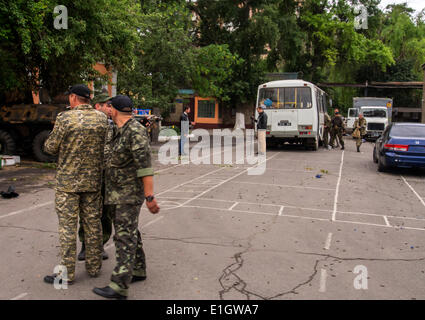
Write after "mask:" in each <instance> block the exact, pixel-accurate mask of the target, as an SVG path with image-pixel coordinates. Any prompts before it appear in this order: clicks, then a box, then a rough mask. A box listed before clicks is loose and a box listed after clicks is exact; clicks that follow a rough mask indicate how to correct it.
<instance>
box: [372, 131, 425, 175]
mask: <svg viewBox="0 0 425 320" xmlns="http://www.w3.org/2000/svg"><path fill="white" fill-rule="evenodd" d="M373 161H374V162H375V163H377V164H378V171H381V172H382V171H386V170H388V169H390V168H395V167H400V168H414V167H422V168H425V124H422V123H392V124H390V125H388V127H387V128H386V129H385V131H384V133H383V134H382V136H380V137H379V138H378V140H376V143H375V148H374V149H373Z"/></svg>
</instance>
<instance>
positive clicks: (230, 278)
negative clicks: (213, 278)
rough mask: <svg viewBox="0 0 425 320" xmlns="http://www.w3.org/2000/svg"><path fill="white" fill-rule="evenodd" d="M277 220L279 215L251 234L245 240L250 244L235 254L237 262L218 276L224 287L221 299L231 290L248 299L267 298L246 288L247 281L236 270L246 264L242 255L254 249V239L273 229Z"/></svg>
mask: <svg viewBox="0 0 425 320" xmlns="http://www.w3.org/2000/svg"><path fill="white" fill-rule="evenodd" d="M276 221H277V216H273V218H272V220H271V223H269V226H267V227H266V228H265V229H263V230H262V231H259V232H255V233H253V234H252V235H250V236H249V237H248V238H246V239H245V240H247V241H248V245H247V247H246V248H245V250H242V251H240V252H237V253H236V254H234V255H233V259H235V262H234V263H232V264H230V265H228V266H227V267H225V268H224V269H223V271H222V274H221V276H220V277H219V278H218V282H219V283H220V286H221V287H222V290H220V291H219V293H218V294H219V296H220V299H221V300H224V295H225V294H226V293H228V292H229V291H231V290H232V289H233V290H236V291H238V292H240V293H241V294H243V295H245V296H246V298H247V299H248V300H251V296H254V297H257V298H260V299H263V300H266V299H267V298H266V297H263V296H261V295H259V294H257V293H255V292H252V291H249V290H247V289H246V287H247V282H246V281H245V280H243V279H242V278H241V277H240V276H238V275H237V274H236V272H237V271H238V270H239V269H241V268H242V267H243V265H244V259H243V258H242V256H243V255H244V254H246V253H248V252H249V251H250V250H251V249H252V241H253V240H254V239H255V237H257V235H259V234H264V233H267V232H269V231H270V230H271V228H272V227H273V225H274V224H275V223H276Z"/></svg>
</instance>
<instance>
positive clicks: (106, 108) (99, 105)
mask: <svg viewBox="0 0 425 320" xmlns="http://www.w3.org/2000/svg"><path fill="white" fill-rule="evenodd" d="M109 99H110V97H109V96H108V95H107V94H104V93H102V94H99V95H97V96H95V97H94V98H93V99H92V106H93V107H94V108H95V109H96V110H98V111H101V112H103V113H104V114H105V115H106V116H107V117H108V131H107V135H106V141H105V145H106V146H107V142H108V141H109V140H111V139H112V137H113V133H114V130H115V125H114V122H113V121H112V120H111V119H110V117H111V106H110V105H109V104H108V103H107V101H108V100H109ZM105 152H106V153H107V152H108V149H107V147H106V148H105ZM106 157H107V155H105V156H104V159H106ZM101 195H102V208H101V209H102V214H101V219H100V222H101V224H102V243H103V246H104V245H105V243H107V242H108V240H109V238H110V237H111V234H112V210H111V206H108V205H105V204H104V202H105V169H104V168H103V170H102V186H101ZM78 237H79V239H80V242H81V251H80V253H79V254H78V260H80V261H82V260H85V259H86V245H85V241H84V227H83V223H82V220H81V219H80V227H79V229H78ZM102 258H103V260H106V259H108V254H107V253H106V252H105V249H103V252H102Z"/></svg>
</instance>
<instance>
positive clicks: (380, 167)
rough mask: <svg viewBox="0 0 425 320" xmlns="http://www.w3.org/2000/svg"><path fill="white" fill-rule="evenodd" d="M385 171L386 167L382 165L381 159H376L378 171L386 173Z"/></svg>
mask: <svg viewBox="0 0 425 320" xmlns="http://www.w3.org/2000/svg"><path fill="white" fill-rule="evenodd" d="M387 170H388V168H387V166H386V165H384V164H383V163H382V161H381V158H378V171H379V172H386V171H387Z"/></svg>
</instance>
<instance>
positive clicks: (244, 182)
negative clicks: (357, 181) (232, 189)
mask: <svg viewBox="0 0 425 320" xmlns="http://www.w3.org/2000/svg"><path fill="white" fill-rule="evenodd" d="M267 170H268V169H267ZM230 183H237V184H255V185H260V186H271V187H283V188H291V189H293V188H295V189H312V190H330V191H335V189H331V188H321V187H306V186H291V185H286V184H274V183H259V182H247V181H232V182H230Z"/></svg>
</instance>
